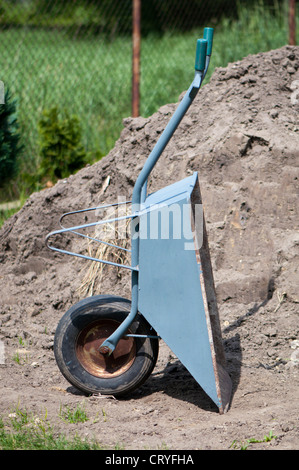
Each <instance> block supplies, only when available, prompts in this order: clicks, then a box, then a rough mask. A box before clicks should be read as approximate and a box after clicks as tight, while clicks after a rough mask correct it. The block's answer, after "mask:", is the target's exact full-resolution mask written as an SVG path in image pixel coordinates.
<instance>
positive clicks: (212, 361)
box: [46, 28, 232, 413]
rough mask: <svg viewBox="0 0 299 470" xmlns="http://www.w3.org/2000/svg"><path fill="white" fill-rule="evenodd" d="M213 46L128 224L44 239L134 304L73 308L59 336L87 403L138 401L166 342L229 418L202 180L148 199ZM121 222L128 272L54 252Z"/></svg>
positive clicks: (140, 180) (98, 302) (207, 39)
mask: <svg viewBox="0 0 299 470" xmlns="http://www.w3.org/2000/svg"><path fill="white" fill-rule="evenodd" d="M212 43H213V29H212V28H205V29H204V37H203V39H198V40H197V46H196V58H195V76H194V79H193V82H192V83H191V85H190V87H189V89H188V91H187V92H186V93H185V95H184V98H183V99H182V101H181V102H180V104H179V105H178V107H177V109H176V111H175V113H174V114H173V116H172V118H171V119H170V121H169V123H168V124H167V126H166V128H165V130H164V132H163V133H162V134H161V136H160V138H159V140H158V142H157V143H156V145H155V147H154V149H153V150H152V152H151V153H150V155H149V157H148V158H147V160H146V162H145V164H144V167H143V169H142V170H141V172H140V174H139V176H138V177H137V180H136V183H135V186H134V189H133V195H132V201H130V203H131V204H132V208H131V211H130V214H129V215H125V216H123V217H119V218H118V219H116V218H115V219H108V220H101V221H96V222H92V223H89V224H83V225H75V226H74V225H73V226H72V227H67V228H66V227H64V226H62V228H61V229H60V230H56V231H53V232H51V233H49V234H48V236H47V237H46V240H47V245H48V247H49V248H50V249H52V250H54V251H58V252H61V253H64V254H69V255H73V256H78V257H81V258H86V259H89V260H92V261H98V262H100V263H107V264H111V265H115V266H119V267H122V268H125V269H129V270H130V271H131V301H129V300H127V299H124V298H122V297H119V296H111V295H96V296H91V297H87V298H86V299H84V300H81V301H79V302H78V303H77V304H75V305H74V306H72V307H71V308H70V309H69V310H68V311H67V312H66V313H65V314H64V316H63V317H62V318H61V320H60V322H59V324H58V326H57V329H56V333H55V340H54V353H55V358H56V361H57V364H58V367H59V369H60V371H61V373H62V374H63V375H64V377H65V378H66V379H67V380H68V381H69V382H70V383H71V384H72V385H74V386H75V387H76V388H78V389H79V390H81V391H83V392H84V393H87V394H103V395H108V394H109V395H114V396H115V397H118V396H122V395H125V394H128V393H130V392H132V391H133V390H134V389H136V388H137V387H139V386H140V385H141V384H143V383H144V382H145V380H146V379H147V378H148V377H149V376H150V374H151V373H152V371H153V368H154V367H155V364H156V361H157V357H158V351H159V340H160V339H162V340H163V341H164V342H165V343H166V344H167V345H168V346H169V348H170V349H171V350H172V351H173V353H174V354H175V355H176V356H177V358H178V359H179V360H180V361H181V363H182V364H183V365H184V366H185V367H186V369H187V370H188V371H189V372H190V374H191V375H192V376H193V378H194V379H195V380H196V381H197V383H198V384H199V385H200V386H201V388H202V389H203V390H204V391H205V392H206V394H207V395H208V396H209V397H210V398H211V400H212V401H213V402H214V403H215V404H216V405H217V407H218V409H219V412H220V413H224V412H225V411H227V410H228V408H229V404H230V400H231V390H232V384H231V379H230V377H229V375H228V373H227V372H226V370H225V354H224V348H223V344H222V337H221V328H220V322H219V314H218V307H217V300H216V294H215V287H214V280H213V272H212V265H211V259H210V252H209V246H208V238H207V231H206V226H205V220H204V214H203V210H202V199H201V193H200V187H199V181H198V176H197V173H194V174H193V175H192V176H190V177H187V178H185V179H183V180H182V181H179V182H177V183H174V184H172V185H170V186H167V187H165V188H162V189H161V190H158V191H157V192H155V193H153V194H147V182H148V178H149V175H150V173H151V171H152V169H153V168H154V166H155V164H156V162H157V160H158V159H159V157H160V155H161V153H162V152H163V150H164V149H165V147H166V145H167V143H168V142H169V140H170V139H171V137H172V135H173V133H174V132H175V130H176V128H177V127H178V125H179V123H180V121H181V120H182V118H183V117H184V115H185V113H186V111H187V110H188V108H189V106H190V105H191V103H192V101H193V100H194V98H195V96H196V95H197V92H198V91H199V89H200V86H201V84H202V81H203V79H204V77H205V75H206V72H207V69H208V66H209V62H210V57H211V53H212ZM115 205H116V204H109V205H105V206H101V207H100V208H104V209H107V208H109V207H111V206H112V207H113V206H115ZM95 210H97V211H98V210H99V207H94V208H89V209H83V210H80V211H74V212H69V213H67V214H64V215H63V216H62V218H63V217H66V216H68V215H70V214H75V213H81V212H86V211H95ZM62 218H61V219H62ZM120 219H129V220H130V225H131V235H130V237H131V265H127V264H122V263H114V262H112V261H107V260H103V259H99V258H96V257H92V256H86V255H84V254H82V253H74V252H72V251H67V250H65V249H62V248H59V247H57V246H55V245H53V243H51V242H50V239H51V238H52V239H53V237H55V238H57V236H60V235H66V234H67V233H70V232H71V233H73V234H77V235H80V236H86V235H84V234H83V233H82V229H86V228H90V227H92V226H93V225H98V224H106V223H111V222H114V221H116V220H118V221H119V220H120ZM87 238H91V239H92V240H96V241H98V242H100V243H105V242H104V241H102V240H99V239H97V238H94V237H89V236H87ZM113 246H115V247H117V248H118V249H124V248H121V247H119V246H117V245H113Z"/></svg>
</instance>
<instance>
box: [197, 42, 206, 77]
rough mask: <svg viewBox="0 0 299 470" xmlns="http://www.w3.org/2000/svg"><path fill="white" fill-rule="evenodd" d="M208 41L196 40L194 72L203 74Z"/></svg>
mask: <svg viewBox="0 0 299 470" xmlns="http://www.w3.org/2000/svg"><path fill="white" fill-rule="evenodd" d="M207 47H208V41H207V40H206V39H197V45H196V56H195V70H196V71H197V72H203V71H204V69H205V66H206V56H207Z"/></svg>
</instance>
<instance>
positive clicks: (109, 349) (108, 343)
mask: <svg viewBox="0 0 299 470" xmlns="http://www.w3.org/2000/svg"><path fill="white" fill-rule="evenodd" d="M137 313H138V271H132V299H131V311H130V313H129V315H128V316H127V317H126V319H125V320H124V321H123V322H122V323H121V324H120V325H119V327H118V328H117V329H116V330H115V331H114V333H112V335H111V336H109V338H107V339H106V340H105V341H104V342H103V343H102V344H101V346H100V348H99V351H100V353H101V354H104V355H106V354H107V355H108V356H110V355H111V354H112V353H113V351H114V350H115V348H116V346H117V343H118V342H119V340H120V339H121V338H122V337H123V336H124V335H125V333H126V331H127V330H128V328H129V327H130V325H131V324H132V323H133V321H134V319H135V317H136V315H137Z"/></svg>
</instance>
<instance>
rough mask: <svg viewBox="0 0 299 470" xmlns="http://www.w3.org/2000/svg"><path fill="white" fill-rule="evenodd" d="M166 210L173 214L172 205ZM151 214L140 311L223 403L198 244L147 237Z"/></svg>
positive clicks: (142, 266) (144, 248) (144, 244)
mask: <svg viewBox="0 0 299 470" xmlns="http://www.w3.org/2000/svg"><path fill="white" fill-rule="evenodd" d="M177 203H178V202H177ZM184 204H188V205H190V200H188V199H186V198H185V199H182V200H181V201H180V203H179V205H180V206H181V207H182V209H183V205H184ZM160 212H161V215H162V218H163V215H164V213H165V216H168V211H167V208H163V209H161V211H160ZM149 217H150V215H149V214H145V215H144V216H142V217H141V219H140V231H141V233H140V235H141V240H140V267H139V268H140V271H139V311H140V312H141V313H142V314H143V315H144V317H145V318H146V319H147V320H148V321H149V323H150V324H151V325H152V326H153V327H154V328H155V329H156V330H157V332H158V334H159V335H160V336H161V338H162V339H163V340H164V341H165V342H166V344H168V346H169V347H170V349H171V350H172V351H173V352H174V353H175V354H176V356H177V357H178V358H179V359H180V361H181V362H182V363H183V364H184V365H185V367H186V368H187V369H188V370H189V372H190V373H191V374H192V376H193V377H194V378H195V380H197V382H198V383H199V384H200V385H201V387H202V388H203V389H204V390H205V391H206V393H207V394H208V395H209V396H210V397H211V399H212V400H213V401H214V402H215V403H216V404H217V406H218V407H220V406H221V403H220V402H219V398H218V396H217V389H216V378H215V373H214V368H213V358H212V355H213V347H212V345H211V341H210V337H209V329H208V327H207V318H206V313H205V308H204V300H203V296H202V291H201V284H200V266H199V265H198V263H197V260H196V253H195V250H185V249H184V244H185V240H184V239H172V238H170V239H169V240H165V239H164V240H163V239H161V238H158V239H156V240H151V239H150V238H149V237H145V234H144V232H143V230H144V227H145V229H147V230H149V222H148V220H147V221H146V223H145V220H144V218H149Z"/></svg>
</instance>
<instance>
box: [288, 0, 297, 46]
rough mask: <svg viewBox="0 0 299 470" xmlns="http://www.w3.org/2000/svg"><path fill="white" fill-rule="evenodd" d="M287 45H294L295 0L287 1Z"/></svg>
mask: <svg viewBox="0 0 299 470" xmlns="http://www.w3.org/2000/svg"><path fill="white" fill-rule="evenodd" d="M289 45H290V46H295V45H296V0H289Z"/></svg>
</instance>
